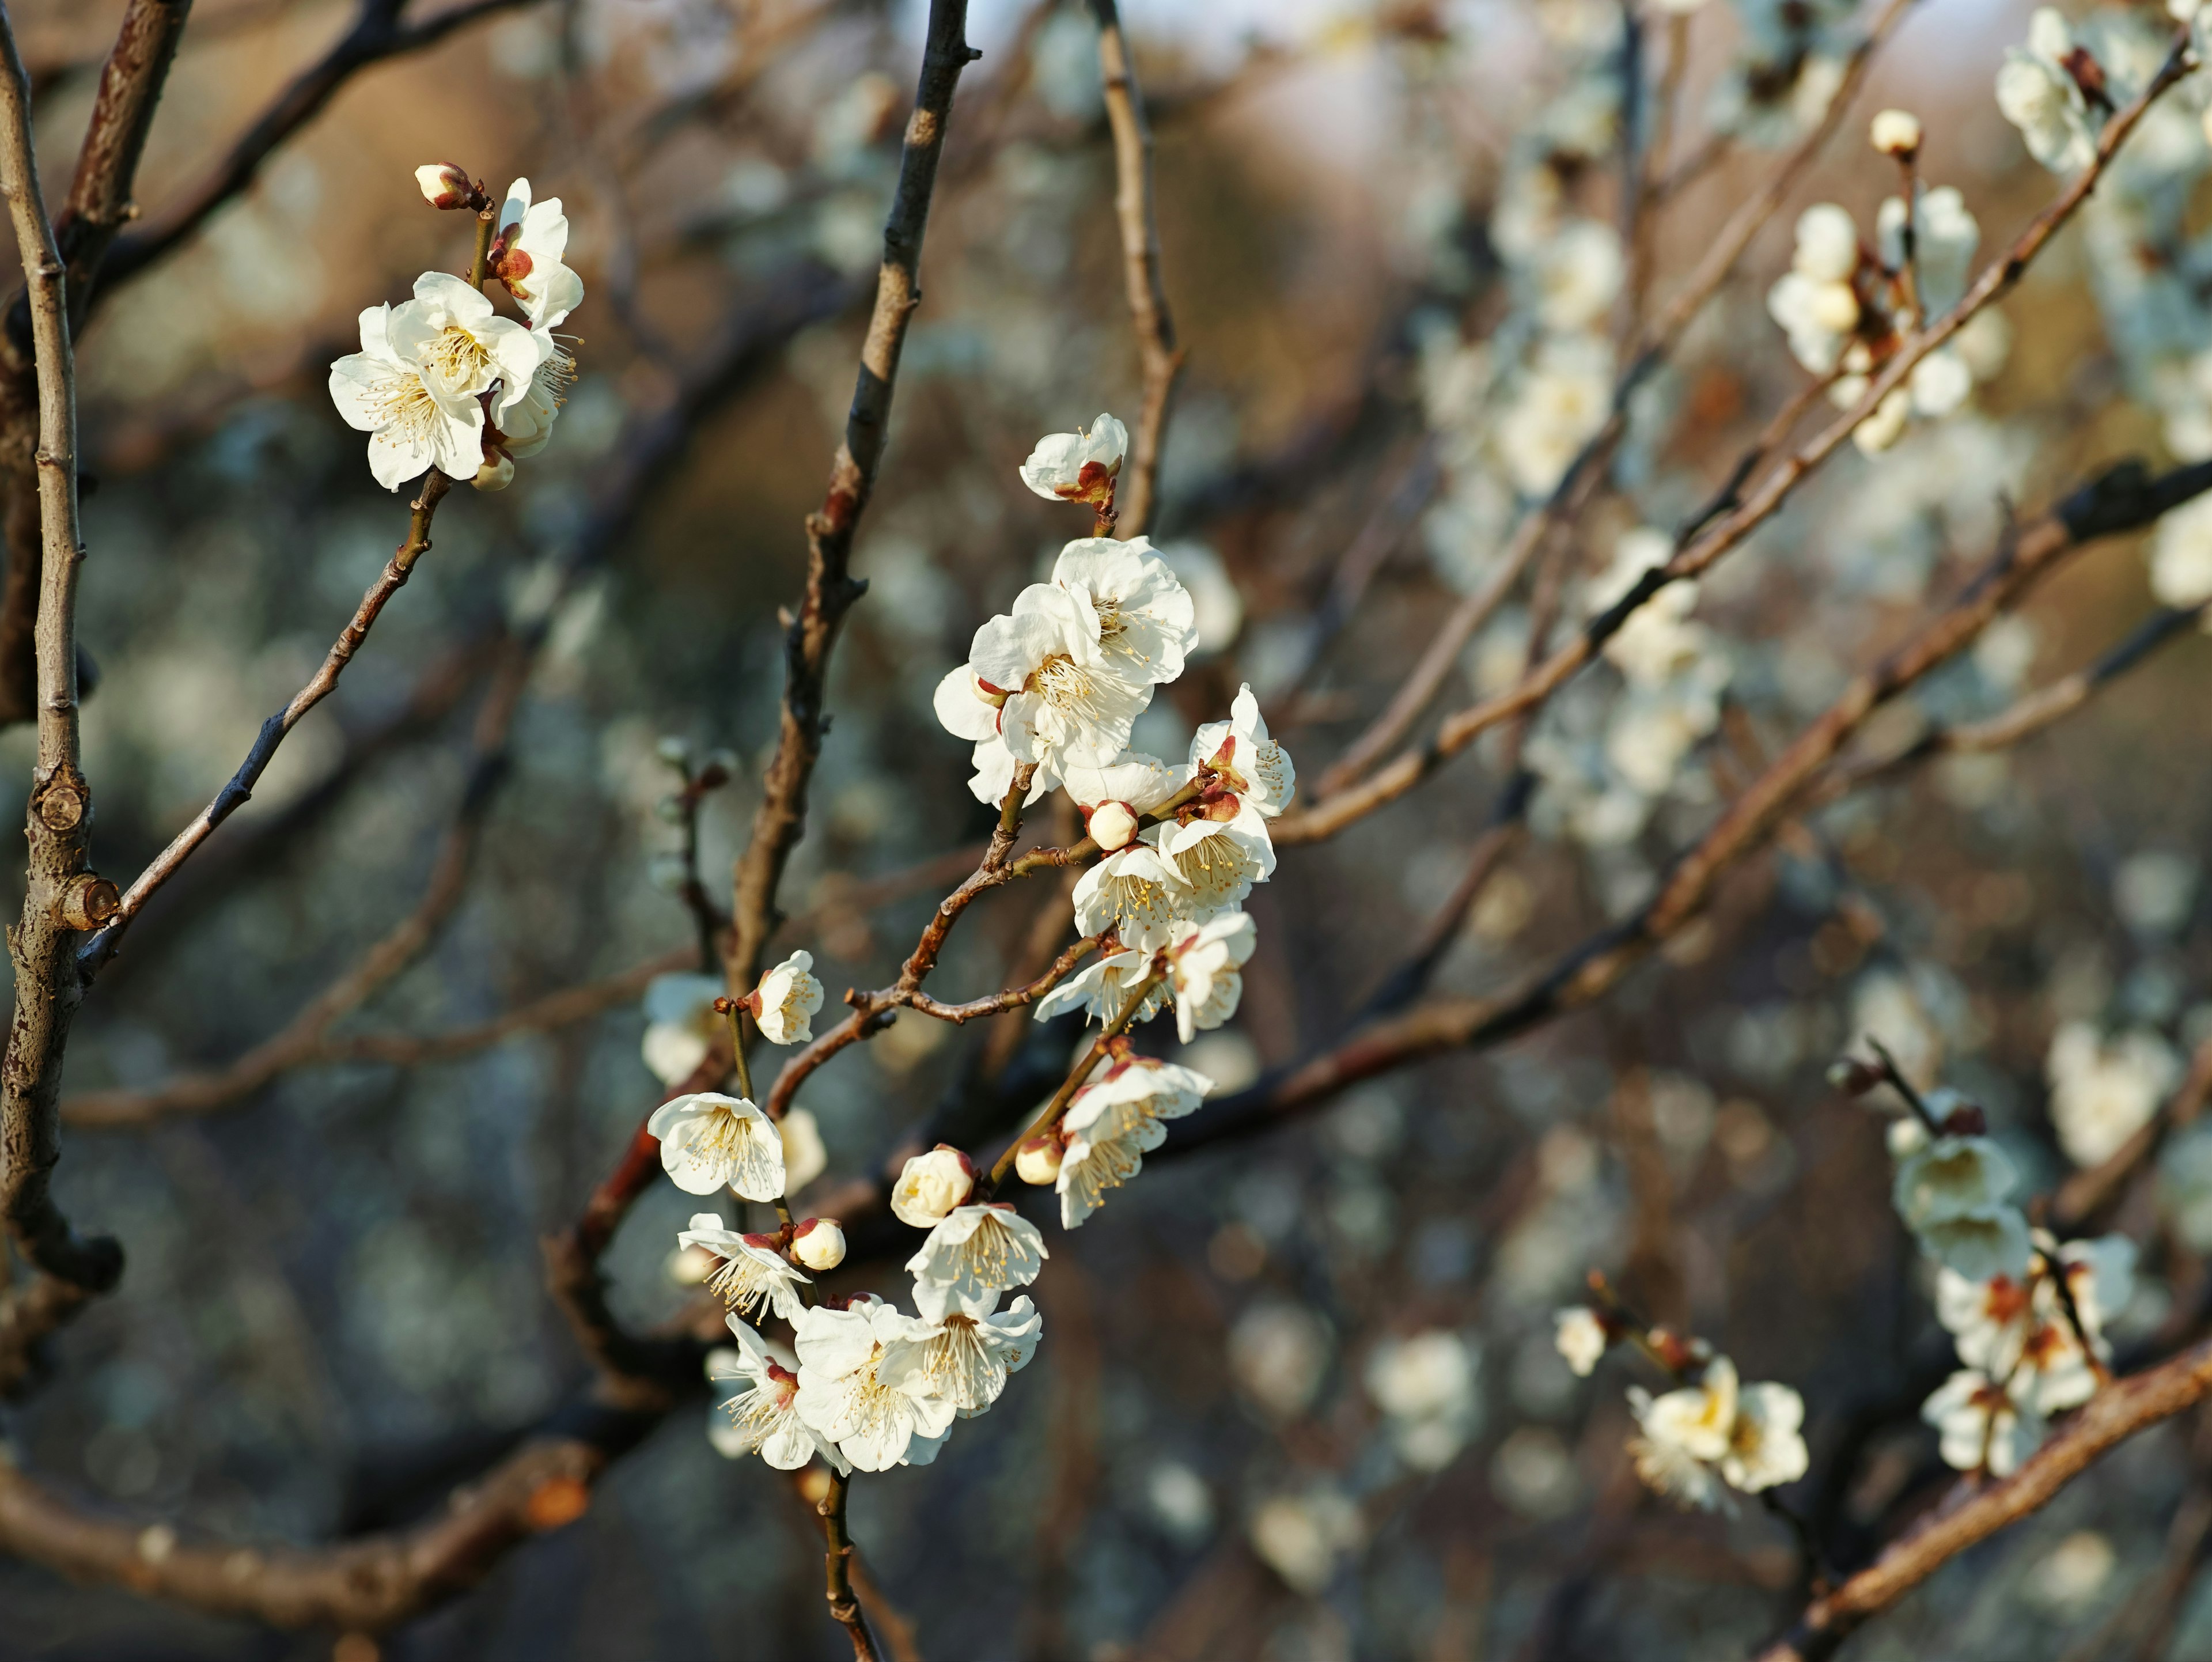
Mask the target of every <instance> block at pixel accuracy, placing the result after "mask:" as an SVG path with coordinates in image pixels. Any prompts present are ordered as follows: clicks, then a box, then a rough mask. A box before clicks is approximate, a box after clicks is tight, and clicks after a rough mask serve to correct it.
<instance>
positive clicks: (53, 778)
mask: <svg viewBox="0 0 2212 1662" xmlns="http://www.w3.org/2000/svg"><path fill="white" fill-rule="evenodd" d="M0 58H5V64H4V68H5V71H6V72H5V74H4V75H0V194H4V195H5V196H6V198H7V199H8V211H9V220H10V221H11V222H12V223H13V225H14V228H15V247H16V250H17V253H18V254H19V256H20V258H21V261H22V266H23V277H24V283H25V285H26V288H27V292H28V294H29V296H30V310H31V338H32V344H33V350H34V352H35V353H36V356H37V364H38V411H39V421H38V435H39V444H38V452H37V455H36V458H35V461H36V466H37V470H38V495H39V521H40V543H41V551H40V595H39V607H38V625H37V636H36V641H37V660H38V757H37V761H36V763H35V764H34V765H33V770H32V776H31V784H30V793H29V797H30V800H29V802H28V804H27V812H26V813H25V816H24V818H25V825H26V835H27V839H28V841H29V844H30V861H29V871H28V876H27V885H26V887H25V892H24V895H23V912H22V921H21V922H20V923H19V924H18V925H17V926H16V928H15V929H13V930H11V931H10V932H9V938H8V946H9V957H10V958H11V959H13V961H14V965H15V1015H14V1018H13V1020H12V1021H11V1022H10V1024H9V1032H8V1047H7V1052H6V1056H5V1059H4V1061H0V1154H4V1157H5V1172H4V1177H0V1215H4V1217H5V1220H6V1223H7V1229H8V1235H9V1239H10V1240H11V1241H13V1242H14V1244H15V1249H16V1251H18V1252H19V1253H21V1255H22V1257H24V1258H25V1259H26V1260H27V1262H28V1263H31V1264H32V1265H33V1266H34V1267H35V1268H36V1269H37V1271H38V1275H39V1277H40V1278H50V1279H52V1280H53V1281H58V1282H67V1283H69V1284H70V1287H71V1288H76V1289H79V1290H80V1291H82V1292H84V1293H104V1292H106V1290H107V1289H108V1288H111V1287H112V1286H113V1285H114V1284H115V1282H116V1278H117V1277H118V1276H119V1275H121V1274H122V1273H123V1249H122V1247H121V1246H120V1245H118V1243H117V1242H116V1241H115V1240H114V1239H112V1238H110V1237H107V1236H100V1237H97V1238H95V1239H85V1238H83V1237H82V1236H80V1235H78V1234H77V1233H76V1231H75V1230H74V1229H72V1228H71V1227H70V1223H69V1220H68V1219H67V1218H66V1217H64V1215H63V1214H62V1210H61V1208H60V1207H59V1206H58V1205H57V1204H55V1202H54V1198H53V1195H52V1190H51V1189H50V1187H49V1184H50V1183H51V1181H52V1176H53V1169H54V1167H55V1166H56V1165H58V1163H59V1162H60V1160H61V1155H62V1147H61V1116H60V1112H59V1108H60V1099H61V1079H62V1056H63V1052H64V1049H65V1048H66V1047H67V1045H68V1043H69V1032H70V1022H71V1021H72V1020H74V1019H75V1017H76V1008H77V1004H78V1001H79V1000H80V999H81V997H82V989H81V988H80V987H79V985H78V983H77V978H76V968H75V965H74V962H73V949H74V947H75V946H76V937H77V934H78V932H79V931H80V930H82V929H83V928H88V927H89V926H90V925H91V924H92V923H93V922H95V921H96V920H97V919H98V918H100V917H103V916H106V913H107V912H109V911H111V910H112V909H113V907H114V905H115V889H114V886H113V885H112V884H108V883H104V882H102V881H101V880H100V879H98V878H96V877H94V875H93V874H92V873H91V872H90V871H89V870H88V869H87V862H88V858H89V850H90V847H91V841H92V798H91V790H90V788H89V787H88V785H87V783H86V782H85V777H84V772H83V770H82V767H81V765H80V759H79V752H78V732H77V717H78V709H77V685H76V586H77V573H78V569H79V568H80V566H81V565H82V563H83V560H84V543H83V537H82V532H81V530H80V528H79V527H78V524H77V500H76V365H75V363H74V362H73V360H72V357H71V354H70V332H69V298H68V285H67V277H66V268H65V267H64V265H63V263H62V257H61V251H60V249H59V248H58V247H57V245H56V243H55V240H54V229H53V225H52V222H51V221H49V220H48V219H47V217H46V203H45V201H44V199H43V198H41V196H40V191H39V166H38V160H37V157H36V156H35V155H34V154H33V149H32V141H31V86H30V77H29V76H27V74H26V73H25V71H24V69H23V60H22V58H21V55H20V54H19V53H18V52H17V51H16V46H15V30H14V27H13V25H12V23H11V21H10V20H9V17H8V15H7V12H6V10H5V9H4V8H3V7H0ZM81 1303H82V1300H81V1299H78V1298H75V1297H72V1296H71V1295H70V1294H66V1293H64V1292H63V1291H62V1290H61V1289H59V1288H42V1287H41V1284H40V1280H33V1282H32V1283H31V1286H30V1288H28V1289H27V1291H25V1292H22V1293H20V1294H19V1293H15V1292H11V1293H10V1294H9V1296H8V1299H7V1300H6V1309H5V1310H4V1312H0V1326H4V1327H6V1328H7V1329H8V1330H10V1331H11V1332H12V1333H14V1334H15V1335H18V1336H21V1335H24V1334H25V1333H27V1331H28V1330H30V1329H33V1328H35V1327H36V1326H37V1325H38V1324H39V1322H40V1321H41V1320H43V1321H45V1322H46V1323H47V1324H52V1322H54V1321H56V1320H58V1319H59V1318H61V1317H62V1316H64V1315H65V1314H66V1313H67V1312H69V1311H70V1310H72V1309H74V1308H76V1306H78V1305H79V1304H81ZM30 1336H31V1337H32V1338H33V1339H34V1338H35V1336H36V1335H35V1333H32V1334H31V1335H30Z"/></svg>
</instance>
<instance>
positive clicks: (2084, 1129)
mask: <svg viewBox="0 0 2212 1662" xmlns="http://www.w3.org/2000/svg"><path fill="white" fill-rule="evenodd" d="M2044 1071H2045V1077H2046V1078H2047V1079H2048V1080H2049V1081H2050V1083H2051V1125H2052V1127H2053V1128H2054V1129H2056V1130H2057V1133H2058V1142H2059V1146H2060V1147H2061V1148H2063V1149H2064V1150H2065V1151H2066V1157H2067V1158H2068V1159H2069V1160H2072V1161H2073V1162H2074V1163H2075V1165H2076V1166H2097V1165H2101V1164H2102V1163H2103V1162H2104V1161H2106V1160H2109V1159H2111V1158H2112V1156H2113V1155H2114V1154H2118V1152H2119V1151H2120V1148H2122V1146H2123V1145H2124V1144H2125V1143H2126V1142H2127V1141H2128V1139H2129V1138H2130V1137H2132V1136H2133V1135H2135V1134H2136V1132H2137V1131H2139V1130H2141V1129H2142V1128H2143V1127H2144V1126H2145V1125H2147V1124H2148V1123H2150V1119H2151V1117H2152V1116H2153V1115H2154V1114H2155V1113H2156V1112H2157V1111H2158V1105H2159V1101H2160V1099H2161V1098H2163V1097H2164V1096H2165V1095H2166V1093H2167V1092H2168V1091H2170V1090H2172V1088H2173V1087H2174V1086H2175V1085H2176V1084H2177V1083H2179V1081H2180V1078H2181V1059H2180V1058H2179V1056H2176V1055H2175V1054H2174V1053H2173V1050H2172V1048H2171V1047H2170V1046H2168V1045H2167V1044H2166V1041H2165V1040H2164V1039H2162V1038H2160V1037H2159V1036H2158V1035H2157V1034H2156V1033H2154V1032H2149V1031H2148V1030H2147V1029H2143V1028H2137V1029H2135V1030H2133V1031H2131V1032H2125V1033H2122V1034H2119V1035H2118V1036H2117V1037H2115V1038H2110V1039H2106V1038H2101V1037H2100V1035H2099V1033H2098V1032H2097V1030H2096V1028H2095V1027H2094V1026H2091V1025H2090V1024H2089V1023H2087V1022H2086V1021H2069V1022H2066V1023H2063V1025H2062V1026H2060V1027H2059V1029H2058V1031H2057V1032H2055V1033H2053V1034H2052V1035H2051V1050H2050V1054H2049V1055H2048V1056H2046V1057H2045V1062H2044Z"/></svg>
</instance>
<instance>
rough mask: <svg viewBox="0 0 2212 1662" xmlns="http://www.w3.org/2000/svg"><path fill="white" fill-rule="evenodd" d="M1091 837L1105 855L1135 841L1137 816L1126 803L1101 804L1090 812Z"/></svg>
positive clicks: (1124, 847)
mask: <svg viewBox="0 0 2212 1662" xmlns="http://www.w3.org/2000/svg"><path fill="white" fill-rule="evenodd" d="M1091 840H1092V841H1093V842H1095V843H1097V844H1098V847H1099V849H1101V850H1102V851H1103V852H1104V853H1107V854H1111V853H1113V852H1114V851H1115V849H1126V848H1127V847H1128V846H1129V844H1130V843H1133V842H1135V841H1136V840H1137V814H1136V810H1135V809H1133V808H1132V807H1130V806H1129V805H1128V804H1127V802H1101V803H1100V804H1099V805H1098V806H1097V807H1095V808H1093V809H1091Z"/></svg>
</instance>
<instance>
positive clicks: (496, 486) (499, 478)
mask: <svg viewBox="0 0 2212 1662" xmlns="http://www.w3.org/2000/svg"><path fill="white" fill-rule="evenodd" d="M469 483H470V484H472V485H474V486H476V488H477V490H506V489H507V486H509V485H510V484H513V483H514V460H513V457H511V456H508V455H507V454H505V453H504V452H502V451H494V452H493V453H492V455H491V460H489V461H487V462H485V463H484V465H483V466H482V467H479V468H478V469H477V476H476V478H473V479H471V480H470V481H469Z"/></svg>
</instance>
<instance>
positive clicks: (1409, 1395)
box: [1366, 1329, 1477, 1471]
mask: <svg viewBox="0 0 2212 1662" xmlns="http://www.w3.org/2000/svg"><path fill="white" fill-rule="evenodd" d="M1474 1380H1475V1361H1474V1355H1473V1354H1472V1353H1471V1352H1470V1351H1469V1350H1468V1346H1467V1342H1466V1341H1465V1340H1463V1339H1462V1338H1461V1337H1460V1336H1459V1335H1458V1334H1456V1333H1451V1332H1447V1331H1444V1330H1442V1329H1431V1330H1429V1331H1427V1332H1425V1333H1416V1334H1413V1336H1410V1337H1407V1338H1403V1339H1385V1340H1384V1341H1383V1342H1382V1343H1380V1344H1378V1345H1376V1347H1375V1349H1374V1351H1373V1352H1372V1353H1371V1354H1370V1355H1369V1356H1368V1359H1367V1369H1366V1383H1367V1394H1368V1395H1369V1396H1370V1397H1373V1398H1374V1399H1375V1404H1376V1407H1378V1408H1380V1409H1382V1410H1383V1413H1384V1414H1386V1415H1389V1420H1390V1436H1391V1441H1392V1443H1393V1444H1394V1445H1395V1447H1396V1449H1397V1451H1398V1455H1399V1458H1401V1459H1402V1460H1404V1461H1405V1462H1406V1464H1407V1465H1409V1466H1412V1467H1413V1469H1414V1470H1418V1471H1441V1470H1443V1469H1444V1468H1445V1467H1446V1466H1448V1465H1449V1464H1451V1463H1452V1460H1453V1459H1454V1458H1455V1457H1456V1456H1457V1455H1458V1453H1459V1452H1460V1450H1462V1448H1464V1447H1466V1446H1467V1441H1468V1437H1469V1436H1471V1435H1472V1434H1473V1433H1474V1422H1475V1413H1476V1408H1477V1403H1476V1401H1475V1394H1474Z"/></svg>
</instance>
